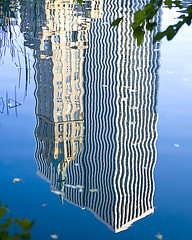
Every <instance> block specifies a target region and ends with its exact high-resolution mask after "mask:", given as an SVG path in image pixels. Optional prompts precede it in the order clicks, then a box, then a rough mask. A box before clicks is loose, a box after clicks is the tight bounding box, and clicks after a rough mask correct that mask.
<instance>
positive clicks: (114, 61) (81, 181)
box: [24, 0, 160, 232]
mask: <svg viewBox="0 0 192 240" xmlns="http://www.w3.org/2000/svg"><path fill="white" fill-rule="evenodd" d="M43 4H44V5H43ZM138 4H139V5H140V6H141V7H142V6H143V5H144V4H145V2H144V1H141V0H140V1H133V2H129V3H127V1H121V3H119V2H118V1H115V2H114V1H113V2H111V1H105V2H104V3H102V2H99V1H85V2H84V4H82V5H77V4H75V3H73V2H69V1H54V2H53V1H45V2H44V3H42V6H41V7H42V9H43V10H42V11H44V17H42V24H41V25H39V26H42V27H39V29H38V30H37V29H36V30H35V29H33V31H32V30H30V31H29V30H26V29H25V30H24V32H25V31H26V33H27V36H26V40H27V41H26V44H27V45H28V46H29V47H32V48H34V56H35V59H36V60H35V61H36V63H35V69H36V77H35V79H36V92H35V96H36V116H37V125H36V129H35V136H36V143H37V147H36V153H35V158H36V162H37V166H38V170H37V173H38V175H39V176H40V177H41V178H43V179H45V180H46V181H48V182H49V183H50V184H51V189H52V191H54V192H55V193H57V194H58V195H60V197H61V200H62V201H63V199H64V200H66V201H69V202H71V203H72V204H75V205H77V206H79V207H81V208H86V209H88V210H89V211H91V212H92V213H93V214H94V215H95V216H96V217H97V218H98V219H99V220H100V221H102V222H103V223H104V224H106V225H107V226H108V227H109V228H110V229H111V230H112V231H114V232H120V231H122V230H125V229H127V228H128V227H129V226H130V225H131V224H132V223H133V222H135V221H137V220H139V219H141V218H143V217H145V216H147V215H149V214H151V213H153V212H154V206H153V196H154V191H155V184H154V177H153V172H154V167H155V163H156V146H155V144H156V139H157V130H156V125H157V118H158V117H157V112H156V104H157V103H156V98H157V85H158V84H157V81H158V76H157V74H158V61H159V50H158V49H159V44H158V43H157V44H156V45H153V44H152V41H153V35H154V34H155V32H154V33H153V34H151V33H150V34H146V36H145V38H144V42H143V44H142V45H141V46H140V47H138V46H137V44H136V41H135V40H134V39H133V34H132V30H131V26H130V23H131V21H132V20H133V17H134V15H133V13H134V11H135V10H136V9H137V6H138ZM122 11H123V12H124V14H126V16H127V18H124V21H122V22H121V24H120V26H119V27H118V28H112V27H110V23H111V22H112V21H113V20H114V19H115V18H117V17H118V16H119V14H120V13H122ZM102 12H103V14H102ZM28 15H29V14H28ZM38 21H39V20H38ZM156 21H157V23H158V27H157V28H159V24H160V15H159V16H157V19H156ZM29 28H30V26H29ZM31 28H34V27H33V26H32V25H31ZM35 31H36V36H38V37H37V38H36V40H34V36H32V37H31V36H30V34H31V35H33V33H34V32H35ZM29 32H30V34H29ZM35 41H36V42H35ZM88 46H89V47H88ZM72 160H73V161H72Z"/></svg>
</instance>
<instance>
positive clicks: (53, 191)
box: [51, 190, 64, 196]
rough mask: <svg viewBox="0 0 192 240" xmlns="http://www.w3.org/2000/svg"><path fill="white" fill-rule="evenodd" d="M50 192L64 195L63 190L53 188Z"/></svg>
mask: <svg viewBox="0 0 192 240" xmlns="http://www.w3.org/2000/svg"><path fill="white" fill-rule="evenodd" d="M51 192H52V193H55V194H56V195H62V196H64V192H60V191H55V190H51Z"/></svg>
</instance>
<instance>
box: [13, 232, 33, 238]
mask: <svg viewBox="0 0 192 240" xmlns="http://www.w3.org/2000/svg"><path fill="white" fill-rule="evenodd" d="M16 236H17V237H18V238H19V239H31V235H30V234H29V233H26V232H25V233H18V234H17V235H16Z"/></svg>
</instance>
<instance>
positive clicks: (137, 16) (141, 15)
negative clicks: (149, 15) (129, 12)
mask: <svg viewBox="0 0 192 240" xmlns="http://www.w3.org/2000/svg"><path fill="white" fill-rule="evenodd" d="M134 17H135V19H134V20H135V22H136V23H140V22H142V21H143V20H144V18H145V12H144V11H142V10H139V11H138V12H136V13H135V15H134Z"/></svg>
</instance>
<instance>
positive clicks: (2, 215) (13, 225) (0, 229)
mask: <svg viewBox="0 0 192 240" xmlns="http://www.w3.org/2000/svg"><path fill="white" fill-rule="evenodd" d="M7 213H8V208H7V206H2V204H1V201H0V239H1V240H20V239H31V236H30V233H29V231H30V230H31V228H32V226H33V224H34V222H33V221H32V222H31V221H29V220H28V219H27V218H24V219H19V218H8V217H6V214H7ZM13 229H14V231H13ZM18 229H19V231H17V230H18ZM10 232H14V233H13V234H10Z"/></svg>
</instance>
